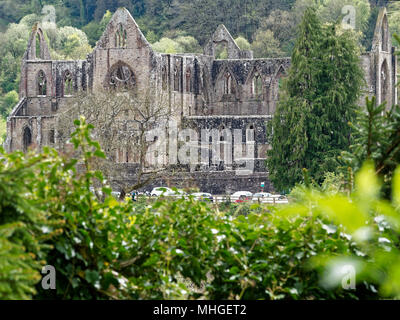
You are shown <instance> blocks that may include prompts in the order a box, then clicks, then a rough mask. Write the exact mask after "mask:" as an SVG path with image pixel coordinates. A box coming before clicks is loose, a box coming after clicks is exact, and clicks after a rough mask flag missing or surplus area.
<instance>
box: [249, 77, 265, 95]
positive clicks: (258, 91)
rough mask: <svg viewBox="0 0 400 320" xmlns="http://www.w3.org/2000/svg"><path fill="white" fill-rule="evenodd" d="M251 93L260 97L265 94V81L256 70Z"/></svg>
mask: <svg viewBox="0 0 400 320" xmlns="http://www.w3.org/2000/svg"><path fill="white" fill-rule="evenodd" d="M251 93H252V94H253V95H255V96H256V97H259V96H261V95H262V94H263V81H262V77H261V75H260V74H259V73H258V72H256V73H255V74H254V76H253V80H252V82H251Z"/></svg>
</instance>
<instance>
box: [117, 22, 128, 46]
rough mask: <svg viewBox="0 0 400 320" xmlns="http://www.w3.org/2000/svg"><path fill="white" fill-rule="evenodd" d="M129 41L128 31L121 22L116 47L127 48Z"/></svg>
mask: <svg viewBox="0 0 400 320" xmlns="http://www.w3.org/2000/svg"><path fill="white" fill-rule="evenodd" d="M126 43H127V33H126V30H125V28H124V27H123V26H122V24H119V26H118V30H117V32H116V34H115V47H117V48H125V47H126Z"/></svg>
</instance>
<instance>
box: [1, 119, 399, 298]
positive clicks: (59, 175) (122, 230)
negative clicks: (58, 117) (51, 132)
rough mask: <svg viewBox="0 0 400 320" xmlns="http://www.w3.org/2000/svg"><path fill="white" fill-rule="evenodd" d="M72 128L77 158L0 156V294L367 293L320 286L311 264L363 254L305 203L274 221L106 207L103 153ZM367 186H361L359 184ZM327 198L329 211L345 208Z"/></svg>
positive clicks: (275, 213)
mask: <svg viewBox="0 0 400 320" xmlns="http://www.w3.org/2000/svg"><path fill="white" fill-rule="evenodd" d="M75 125H76V130H75V132H74V133H73V136H72V139H71V142H72V143H73V144H74V146H75V148H76V157H77V159H76V160H75V159H63V158H62V157H61V156H60V155H58V154H57V152H56V151H54V150H50V149H45V150H44V152H43V153H42V154H40V155H33V154H28V155H26V156H25V155H23V154H21V153H18V152H16V153H12V154H4V153H2V160H1V161H0V188H1V189H0V190H1V192H0V242H1V244H2V246H1V250H2V254H1V255H0V268H1V271H2V272H1V277H0V298H2V299H28V298H37V299H47V298H57V299H182V298H209V299H326V298H332V299H335V298H368V297H376V295H375V293H374V287H371V286H370V285H369V284H368V285H363V286H360V287H359V288H358V289H357V290H356V291H351V290H350V291H349V290H343V289H342V288H336V287H335V288H325V287H323V286H321V283H320V277H319V274H318V273H319V269H318V268H317V269H316V270H313V269H312V266H313V265H312V264H310V261H312V260H310V259H312V258H313V257H315V256H317V257H318V256H319V255H320V254H327V255H333V256H339V257H340V256H349V257H351V256H354V255H357V252H359V251H360V250H361V248H362V244H359V243H358V242H354V241H352V240H348V238H347V237H346V236H343V235H342V233H340V232H339V231H336V230H339V228H337V229H335V232H332V228H333V227H332V223H330V222H329V219H330V218H331V217H314V216H311V215H307V214H303V213H304V210H305V208H307V210H309V206H304V207H303V206H302V204H301V203H299V204H297V206H296V207H291V209H290V210H289V211H290V213H293V212H296V213H297V215H296V216H291V217H287V216H286V217H284V216H282V215H283V214H286V213H285V212H287V209H284V208H285V207H282V208H280V207H268V206H267V207H263V206H258V205H254V206H244V207H242V206H239V207H236V208H235V209H234V210H231V211H229V210H228V209H229V208H225V209H224V208H223V207H221V208H219V207H215V206H214V205H212V204H209V203H206V202H197V201H195V200H194V199H176V200H167V199H161V198H160V199H158V200H156V201H155V202H147V201H148V200H146V199H141V200H140V201H139V202H137V203H133V202H117V201H116V200H115V199H114V198H113V197H112V196H111V190H110V189H109V188H107V187H105V186H103V187H101V186H102V185H103V183H104V181H103V177H102V176H101V174H100V173H99V172H94V171H92V170H91V162H92V161H93V159H94V158H95V157H104V154H103V152H102V151H101V150H100V146H99V145H98V143H97V142H94V141H92V140H91V138H90V130H91V126H90V125H87V124H86V123H85V120H84V119H81V120H80V121H76V123H75ZM368 183H369V181H367V180H365V179H364V178H362V179H361V184H360V185H361V186H363V188H366V187H365V185H368ZM96 185H97V186H99V188H97V191H102V194H101V193H99V192H97V194H98V195H99V197H98V198H97V197H96V196H95V194H94V193H93V192H92V191H93V190H92V189H91V187H92V186H96ZM367 191H368V190H367ZM310 197H311V196H310ZM321 197H323V195H321ZM313 199H314V198H312V199H311V198H309V199H308V200H307V201H314V200H313ZM334 199H335V201H338V202H337V203H336V202H335V203H333V204H332V205H334V204H336V206H337V207H338V208H340V207H341V205H342V204H343V203H346V201H350V200H347V198H345V197H343V196H337V198H334ZM340 201H341V202H340ZM348 208H349V210H350V209H352V207H349V206H343V210H346V209H348ZM220 209H221V210H220ZM226 210H227V211H226ZM352 216H353V215H351V217H352ZM347 220H349V219H347ZM347 220H346V221H347ZM349 221H352V219H351V218H350V220H349ZM357 221H358V220H357ZM46 264H50V265H53V266H54V267H55V269H56V272H57V286H56V290H49V291H45V290H43V289H41V285H40V279H41V277H40V270H41V268H42V267H43V266H44V265H46ZM373 280H374V283H375V282H377V281H376V279H373ZM389 293H392V291H390V292H389Z"/></svg>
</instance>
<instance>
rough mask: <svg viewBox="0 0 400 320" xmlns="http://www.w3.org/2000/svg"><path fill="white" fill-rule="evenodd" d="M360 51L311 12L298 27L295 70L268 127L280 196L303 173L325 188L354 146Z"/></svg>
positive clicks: (270, 163)
mask: <svg viewBox="0 0 400 320" xmlns="http://www.w3.org/2000/svg"><path fill="white" fill-rule="evenodd" d="M358 54H359V52H358V49H357V45H356V42H355V40H354V39H353V38H352V37H351V33H349V32H348V31H345V32H344V31H342V30H338V27H337V26H336V25H331V26H322V24H321V22H320V21H319V19H318V17H317V15H316V12H315V10H314V9H313V8H308V9H307V10H306V12H305V14H304V17H303V20H302V22H301V24H300V26H299V31H298V38H297V41H296V45H295V47H294V50H293V54H292V66H291V68H290V71H289V75H288V77H287V79H285V80H284V82H283V88H282V89H283V94H282V96H281V100H280V103H279V104H278V107H277V110H276V112H275V115H274V118H273V120H272V121H271V122H270V123H269V125H268V126H269V140H270V143H271V146H272V150H270V151H269V152H268V160H267V166H268V168H269V172H270V179H271V181H272V182H273V184H274V186H275V188H276V189H278V190H281V191H282V190H286V189H290V188H292V187H293V186H294V185H295V184H296V183H298V182H300V181H301V180H302V177H303V174H302V169H303V168H307V169H308V170H309V173H310V176H311V177H312V178H313V179H315V180H316V181H317V182H322V179H323V177H324V174H325V172H326V171H334V170H335V169H336V161H335V160H336V158H337V156H339V155H340V152H341V151H343V150H347V149H348V147H349V145H350V130H351V129H350V126H349V125H348V122H349V121H352V120H354V118H355V110H356V108H357V107H356V102H357V100H358V98H359V93H360V88H361V86H362V84H363V72H362V70H361V67H360V65H359V58H358Z"/></svg>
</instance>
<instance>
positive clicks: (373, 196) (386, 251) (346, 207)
mask: <svg viewBox="0 0 400 320" xmlns="http://www.w3.org/2000/svg"><path fill="white" fill-rule="evenodd" d="M381 186H382V181H380V180H379V179H378V176H377V175H376V172H375V166H374V164H373V163H372V162H367V163H366V164H365V165H364V166H363V167H362V169H361V170H360V172H359V173H358V174H357V175H356V179H355V190H354V192H353V193H352V194H351V195H350V196H347V195H345V194H342V193H332V194H326V193H324V192H321V191H318V190H316V189H304V190H303V197H302V199H301V200H300V201H298V202H297V203H296V204H294V205H291V206H289V207H287V208H284V209H283V210H280V211H279V212H277V214H278V215H279V216H281V217H288V216H294V217H299V216H302V217H313V218H314V219H317V218H322V219H329V220H330V221H332V223H333V224H334V226H333V227H330V229H331V232H329V233H330V234H331V235H336V234H338V233H340V234H342V235H343V236H344V237H347V238H348V239H349V241H350V243H351V244H352V245H354V246H356V247H357V250H354V251H353V252H352V253H351V254H350V252H348V254H337V255H336V254H333V253H332V252H329V251H325V252H320V253H319V255H318V256H316V257H315V258H314V259H313V261H312V262H313V265H314V267H325V268H326V269H325V270H326V273H325V279H324V281H323V282H324V284H325V286H328V287H329V286H337V285H340V283H341V281H342V278H341V277H340V274H341V269H342V268H343V266H345V265H350V266H352V267H353V268H354V269H355V270H356V272H357V273H356V276H357V282H358V283H364V284H366V285H367V287H368V288H369V289H370V290H372V291H375V289H374V288H375V287H376V288H377V289H378V290H379V295H380V296H382V297H385V298H399V297H400V274H399V270H400V269H399V268H400V250H399V244H400V243H399V232H400V211H399V209H400V206H399V205H400V168H398V169H397V170H396V171H395V173H394V177H393V189H392V190H393V194H392V201H388V200H384V199H382V198H381V197H380V188H381ZM338 275H339V277H338Z"/></svg>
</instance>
